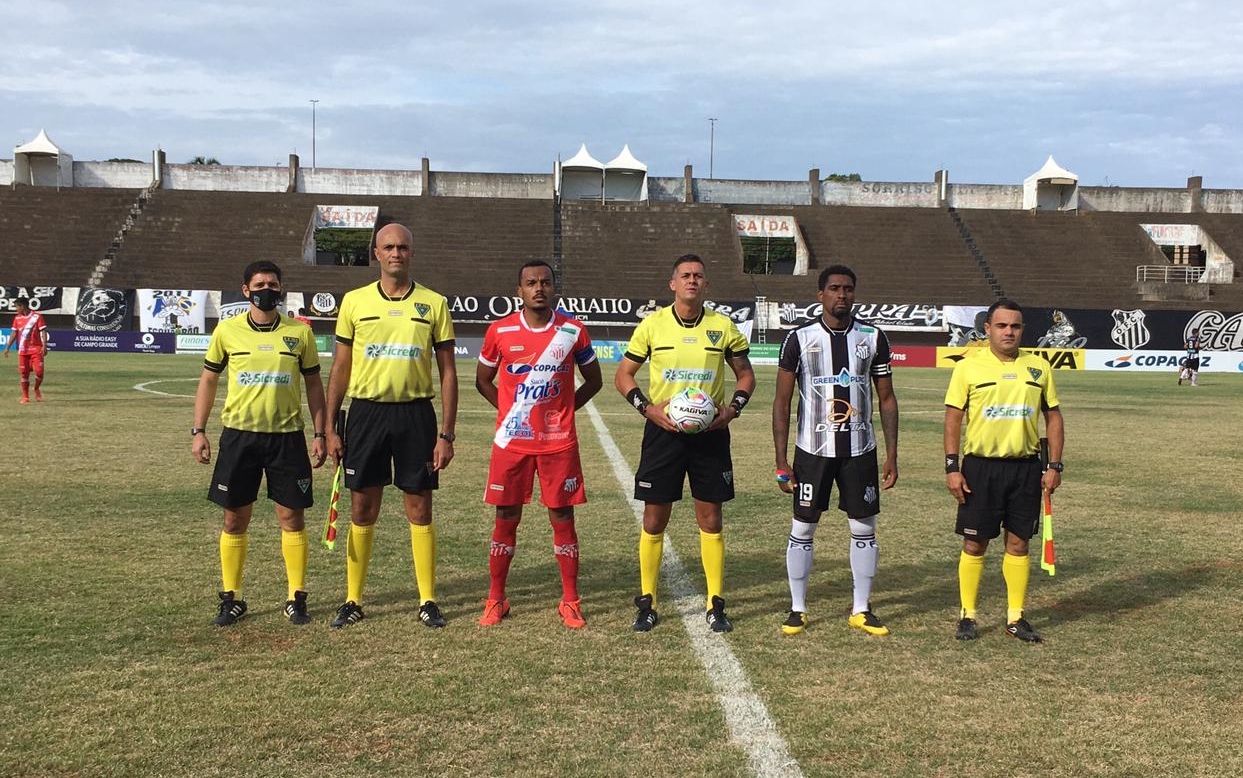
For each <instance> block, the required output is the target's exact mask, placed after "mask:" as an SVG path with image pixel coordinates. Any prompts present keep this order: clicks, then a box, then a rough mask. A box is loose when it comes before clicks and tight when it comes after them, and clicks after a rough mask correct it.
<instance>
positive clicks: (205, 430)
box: [190, 427, 207, 437]
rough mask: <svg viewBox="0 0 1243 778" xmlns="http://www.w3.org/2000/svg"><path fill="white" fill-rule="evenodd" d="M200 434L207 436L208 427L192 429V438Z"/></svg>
mask: <svg viewBox="0 0 1243 778" xmlns="http://www.w3.org/2000/svg"><path fill="white" fill-rule="evenodd" d="M199 433H202V434H204V435H206V434H207V428H206V427H191V428H190V437H194V436H195V435H198V434H199Z"/></svg>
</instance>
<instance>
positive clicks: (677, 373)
mask: <svg viewBox="0 0 1243 778" xmlns="http://www.w3.org/2000/svg"><path fill="white" fill-rule="evenodd" d="M660 376H661V378H663V379H664V380H666V381H712V380H715V379H716V371H715V370H705V369H703V368H700V369H691V368H686V367H668V368H665V369H664V371H662V372H661V374H660Z"/></svg>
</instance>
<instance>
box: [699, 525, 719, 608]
mask: <svg viewBox="0 0 1243 778" xmlns="http://www.w3.org/2000/svg"><path fill="white" fill-rule="evenodd" d="M699 556H700V557H701V558H702V559H703V566H704V580H705V581H706V582H707V585H708V604H707V606H705V608H704V610H712V598H713V597H720V596H721V591H722V590H723V589H724V588H725V535H724V534H723V533H720V532H704V531H703V530H699Z"/></svg>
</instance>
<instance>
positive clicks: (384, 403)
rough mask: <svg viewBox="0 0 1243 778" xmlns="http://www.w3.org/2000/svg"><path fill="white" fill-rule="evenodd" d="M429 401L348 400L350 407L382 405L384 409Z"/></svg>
mask: <svg viewBox="0 0 1243 778" xmlns="http://www.w3.org/2000/svg"><path fill="white" fill-rule="evenodd" d="M431 401H432V398H430V397H416V398H414V399H413V400H389V401H386V400H364V399H362V398H357V399H355V398H352V397H351V398H350V405H359V404H363V405H382V406H386V407H395V406H398V405H422V404H423V403H430V402H431Z"/></svg>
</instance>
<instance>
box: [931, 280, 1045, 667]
mask: <svg viewBox="0 0 1243 778" xmlns="http://www.w3.org/2000/svg"><path fill="white" fill-rule="evenodd" d="M984 332H985V334H986V335H987V336H988V348H987V349H975V350H974V352H975V353H970V352H969V354H970V355H969V356H967V357H966V358H964V359H963V360H961V361H960V362H959V363H958V364H957V365H955V366H954V374H953V376H952V377H951V378H950V385H949V390H948V391H946V393H945V486H946V488H948V489H949V492H950V494H952V495H954V499H955V500H957V501H958V522H957V528H956V531H957V533H958V534H959V535H962V538H963V542H962V555H961V557H959V561H958V588H959V594H960V596H961V600H962V610H961V611H960V613H959V620H958V628H957V631H956V632H955V637H957V638H958V639H959V640H975V639H976V638H977V637H979V628H978V626H977V624H976V599H977V597H978V595H979V591H980V578H981V577H982V576H983V574H984V552H985V551H987V550H988V542H989V541H990V540H992V539H993V538H995V537H997V536H998V535H999V534H1001V530H1002V528H1003V527H1004V528H1005V530H1006V551H1005V556H1004V558H1003V559H1002V563H1001V573H1002V576H1003V578H1004V579H1005V582H1006V595H1007V601H1008V608H1007V612H1006V633H1007V634H1009V635H1010V636H1012V637H1015V638H1018V639H1019V640H1021V641H1024V642H1026V643H1039V642H1040V641H1041V638H1040V635H1039V633H1037V632H1036V631H1035V630H1034V629H1032V627H1031V625H1030V624H1028V623H1027V619H1025V618H1023V602H1024V599H1025V598H1026V596H1027V580H1028V576H1029V574H1030V564H1029V562H1028V558H1027V545H1028V541H1029V540H1030V539H1031V536H1032V535H1034V534H1035V532H1036V528H1037V526H1038V525H1039V522H1040V501H1041V492H1042V491H1045V492H1048V493H1049V494H1052V493H1053V492H1054V490H1056V489H1057V487H1058V486H1060V485H1061V483H1062V461H1061V460H1062V445H1063V443H1064V441H1065V428H1064V424H1063V421H1062V412H1061V410H1060V408H1059V404H1058V399H1057V390H1056V389H1055V388H1054V386H1053V370H1052V368H1051V367H1050V366H1049V363H1048V362H1047V361H1046V360H1044V359H1043V358H1041V357H1038V356H1034V355H1031V354H1023V353H1021V352H1020V351H1019V343H1020V342H1021V341H1022V337H1023V309H1022V308H1020V307H1019V305H1018V303H1015V302H1014V301H1013V300H1006V299H1002V300H998V301H997V302H995V303H993V304H992V305H991V306H990V307H989V309H988V313H987V317H986V319H985V324H984ZM1037 414H1042V415H1043V416H1044V420H1045V434H1046V435H1047V436H1048V439H1049V460H1050V461H1049V462H1048V466H1047V467H1046V468H1044V469H1043V472H1042V466H1041V461H1040V456H1039V446H1040V440H1039V436H1038V426H1039V422H1038V420H1037ZM964 419H965V420H966V427H967V429H966V438H965V440H964V439H963V421H964ZM960 444H961V446H960ZM960 450H961V453H962V456H961V459H960V456H959V454H960Z"/></svg>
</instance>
